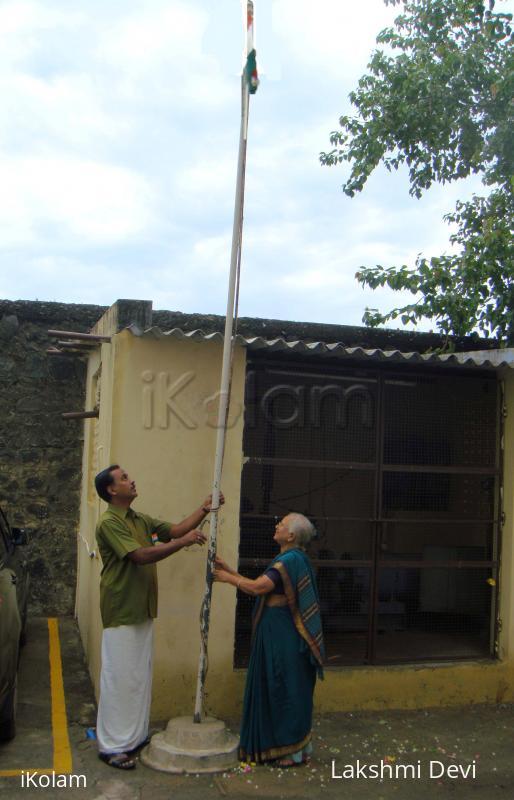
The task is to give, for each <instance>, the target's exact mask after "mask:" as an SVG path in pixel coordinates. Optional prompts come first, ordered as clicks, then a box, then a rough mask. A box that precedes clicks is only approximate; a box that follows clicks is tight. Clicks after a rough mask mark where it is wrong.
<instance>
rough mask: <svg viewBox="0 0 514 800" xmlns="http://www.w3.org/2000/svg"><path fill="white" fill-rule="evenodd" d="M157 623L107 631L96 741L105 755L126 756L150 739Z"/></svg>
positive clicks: (126, 626) (103, 647) (149, 620)
mask: <svg viewBox="0 0 514 800" xmlns="http://www.w3.org/2000/svg"><path fill="white" fill-rule="evenodd" d="M152 666H153V620H151V619H148V620H147V621H146V622H143V623H142V624H140V625H120V626H118V627H116V628H105V629H104V632H103V636H102V669H101V673H100V700H99V702H98V718H97V723H96V738H97V741H98V749H99V751H100V752H101V753H126V752H127V751H128V750H133V749H134V748H136V747H137V746H138V745H140V744H141V742H143V741H144V740H145V739H146V737H147V736H148V725H149V722H150V703H151V700H152Z"/></svg>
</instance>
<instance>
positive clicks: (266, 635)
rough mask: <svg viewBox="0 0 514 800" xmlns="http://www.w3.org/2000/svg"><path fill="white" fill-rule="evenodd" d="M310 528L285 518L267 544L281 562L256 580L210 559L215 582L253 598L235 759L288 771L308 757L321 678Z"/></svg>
mask: <svg viewBox="0 0 514 800" xmlns="http://www.w3.org/2000/svg"><path fill="white" fill-rule="evenodd" d="M313 535H314V527H313V526H312V524H311V523H310V522H309V520H308V519H307V518H306V517H304V516H303V514H294V513H293V514H288V515H287V516H286V517H284V519H283V520H281V521H280V522H279V523H278V524H277V526H276V528H275V534H274V536H273V538H274V540H275V542H276V543H277V544H278V545H279V547H280V554H279V555H278V556H277V557H276V558H275V559H274V560H273V561H272V562H271V564H270V565H269V567H268V569H267V570H266V571H265V572H264V574H263V575H261V576H260V577H258V578H257V579H256V580H251V579H250V578H245V577H243V575H240V574H239V573H238V572H236V571H235V570H233V569H231V568H230V567H229V566H228V565H227V564H226V563H225V562H224V561H222V560H221V559H219V558H217V559H216V569H215V571H214V580H216V581H221V582H223V583H230V584H232V586H235V587H236V588H237V589H240V590H241V591H242V592H244V593H245V594H249V595H254V596H255V597H257V602H256V604H255V610H254V617H253V637H252V652H251V656H250V663H249V665H248V674H247V678H246V688H245V695H244V707H243V721H242V724H241V741H240V758H241V759H243V760H246V761H256V762H263V761H270V760H277V764H278V766H281V767H290V766H293V765H294V764H301V763H302V762H303V763H304V762H306V761H307V760H308V756H309V754H310V752H311V750H312V745H311V726H312V698H313V693H314V685H315V683H316V675H317V674H319V676H320V677H323V672H322V662H323V656H324V650H323V634H322V630H321V617H320V611H319V600H318V592H317V588H316V580H315V577H314V573H313V571H312V566H311V563H310V561H309V559H308V557H307V554H306V553H305V550H304V548H305V547H306V545H307V544H308V543H309V541H310V540H311V539H312V537H313Z"/></svg>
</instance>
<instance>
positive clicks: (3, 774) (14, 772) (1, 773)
mask: <svg viewBox="0 0 514 800" xmlns="http://www.w3.org/2000/svg"><path fill="white" fill-rule="evenodd" d="M28 772H30V774H31V775H35V774H37V775H53V774H54V772H55V770H54V768H53V767H50V769H47V768H46V767H45V768H44V769H43V768H42V767H35V768H34V769H31V768H30V767H24V768H23V769H0V778H16V777H17V776H21V775H24V774H26V773H28Z"/></svg>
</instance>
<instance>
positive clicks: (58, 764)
mask: <svg viewBox="0 0 514 800" xmlns="http://www.w3.org/2000/svg"><path fill="white" fill-rule="evenodd" d="M48 656H49V659H50V693H51V700H52V733H53V741H54V765H53V767H50V768H47V767H36V768H35V769H29V768H27V767H25V768H24V769H1V770H0V778H16V777H17V776H21V775H23V774H24V773H27V772H30V773H32V774H34V773H37V774H38V775H52V774H53V773H54V772H55V773H56V774H58V775H65V774H67V773H70V772H71V770H72V759H71V749H70V740H69V738H68V721H67V718H66V701H65V699H64V681H63V677H62V659H61V643H60V641H59V623H58V620H57V619H55V618H53V619H49V620H48Z"/></svg>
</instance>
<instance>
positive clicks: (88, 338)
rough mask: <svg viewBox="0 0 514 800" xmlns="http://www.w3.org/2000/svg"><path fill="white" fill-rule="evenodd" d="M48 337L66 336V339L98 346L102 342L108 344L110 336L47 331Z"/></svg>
mask: <svg viewBox="0 0 514 800" xmlns="http://www.w3.org/2000/svg"><path fill="white" fill-rule="evenodd" d="M48 335H49V336H67V337H68V339H81V340H82V341H84V342H90V343H91V344H93V343H97V344H100V343H102V342H110V341H111V337H110V336H100V335H99V334H96V333H78V332H77V331H54V330H50V331H48Z"/></svg>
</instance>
